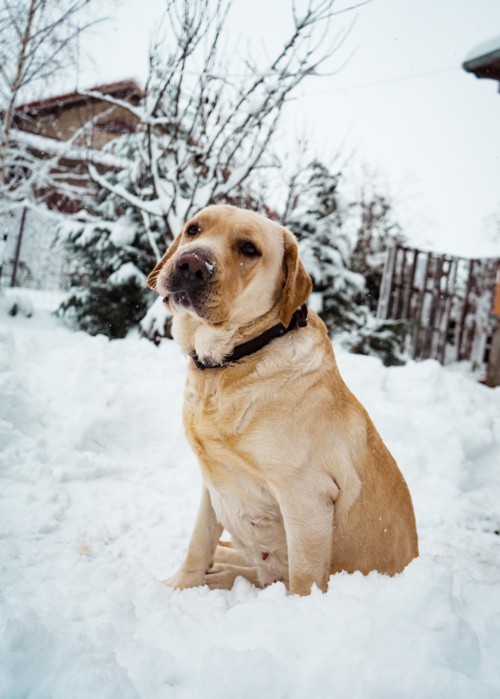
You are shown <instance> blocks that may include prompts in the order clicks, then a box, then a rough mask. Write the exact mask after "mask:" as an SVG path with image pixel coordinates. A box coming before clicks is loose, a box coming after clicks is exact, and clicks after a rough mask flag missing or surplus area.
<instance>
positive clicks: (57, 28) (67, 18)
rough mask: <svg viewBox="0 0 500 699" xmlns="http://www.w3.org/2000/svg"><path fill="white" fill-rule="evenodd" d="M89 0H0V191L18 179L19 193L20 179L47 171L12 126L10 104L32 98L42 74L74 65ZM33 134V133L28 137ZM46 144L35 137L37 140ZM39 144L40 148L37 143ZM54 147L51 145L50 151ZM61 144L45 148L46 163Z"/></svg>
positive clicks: (3, 192) (32, 147)
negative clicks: (47, 155)
mask: <svg viewBox="0 0 500 699" xmlns="http://www.w3.org/2000/svg"><path fill="white" fill-rule="evenodd" d="M91 3H92V0H0V118H1V122H0V195H1V196H3V197H4V198H5V197H8V195H9V194H12V193H13V192H16V191H17V190H18V188H19V186H20V185H21V184H23V185H24V188H23V189H22V191H21V192H18V194H17V196H16V198H19V196H21V197H25V196H26V193H27V187H26V184H27V182H28V181H29V178H30V176H31V177H32V176H33V174H34V172H35V171H37V177H36V178H35V179H38V180H39V179H40V176H41V175H46V174H47V173H48V172H50V171H51V170H50V168H48V167H47V164H45V165H44V167H43V168H42V170H40V169H39V167H38V166H39V165H40V158H34V156H33V151H34V150H35V149H36V145H37V144H36V139H35V145H33V143H32V144H31V145H30V144H29V143H28V142H27V141H28V137H27V136H24V137H23V136H22V135H21V134H19V133H18V132H17V130H16V129H15V124H14V120H15V113H16V107H17V106H18V105H19V103H20V101H21V100H23V99H26V98H27V97H31V98H33V96H34V95H35V94H36V91H37V89H40V87H41V86H42V85H44V83H45V81H46V80H47V79H49V78H50V79H51V80H53V79H54V77H55V76H60V75H62V74H64V73H66V72H67V70H68V68H69V67H70V66H72V67H74V66H75V60H76V58H75V57H76V45H77V42H78V39H79V36H80V34H81V33H82V31H84V30H85V29H87V28H88V27H90V26H91V25H93V24H95V22H96V21H98V20H96V19H93V18H91V17H90V16H89V9H90V5H91ZM39 138H40V137H39ZM32 140H33V139H32ZM41 145H43V146H46V147H48V148H49V153H50V145H49V144H46V143H45V144H42V143H41V142H40V141H39V142H38V146H41ZM42 150H43V148H42ZM53 150H54V148H52V151H53ZM61 156H62V149H59V152H58V153H54V152H52V153H51V158H52V164H54V159H55V158H56V157H57V159H58V160H60V159H61Z"/></svg>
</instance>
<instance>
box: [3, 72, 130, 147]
mask: <svg viewBox="0 0 500 699" xmlns="http://www.w3.org/2000/svg"><path fill="white" fill-rule="evenodd" d="M86 92H87V93H92V96H90V95H89V94H84V93H80V92H69V93H67V94H64V95H56V96H54V97H48V98H46V99H41V100H37V101H35V102H28V103H26V104H22V105H20V106H19V107H17V108H16V112H15V116H14V127H15V128H17V129H19V130H21V131H26V132H28V133H32V134H37V135H39V136H45V137H46V138H53V139H56V140H58V141H67V140H69V139H70V138H71V137H72V136H74V135H75V133H76V132H77V131H78V130H81V129H82V127H83V126H84V125H85V124H88V123H89V122H91V121H93V129H92V133H91V136H90V141H89V140H88V138H87V137H84V136H82V138H81V139H79V141H77V145H86V146H90V147H92V148H95V149H100V148H102V147H103V146H104V145H105V144H106V143H108V141H110V140H112V139H113V138H116V136H118V135H120V134H123V133H132V132H133V131H135V129H136V127H137V124H138V121H139V119H138V118H137V117H136V116H135V115H134V114H132V113H131V112H130V111H128V110H127V109H125V108H123V107H121V106H119V105H114V104H110V102H108V101H107V100H106V99H104V98H99V97H98V96H95V95H96V93H101V94H102V95H106V96H108V97H111V98H115V99H119V100H122V101H124V102H128V103H129V104H131V105H134V106H137V105H138V104H139V102H140V100H141V99H142V97H143V92H142V90H141V88H140V87H139V86H138V85H137V83H136V82H134V81H133V80H122V81H120V82H115V83H110V84H108V85H99V86H97V87H94V88H92V89H91V90H87V91H86Z"/></svg>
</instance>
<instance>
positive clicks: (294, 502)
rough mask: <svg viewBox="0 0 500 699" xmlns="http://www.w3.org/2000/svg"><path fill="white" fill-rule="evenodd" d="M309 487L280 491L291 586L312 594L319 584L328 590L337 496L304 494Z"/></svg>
mask: <svg viewBox="0 0 500 699" xmlns="http://www.w3.org/2000/svg"><path fill="white" fill-rule="evenodd" d="M305 492H307V489H306V490H304V489H293V490H289V489H287V491H286V492H281V493H280V494H279V495H278V498H277V499H278V503H279V506H280V510H281V514H282V517H283V522H284V525H285V533H286V540H287V549H288V574H289V590H290V592H291V593H292V594H298V595H308V594H310V592H311V587H312V586H313V585H314V584H316V585H317V586H318V587H319V589H320V590H323V592H325V591H326V588H327V585H328V578H329V575H330V560H331V555H332V540H333V510H334V505H333V500H332V499H331V498H330V497H329V496H328V495H326V494H323V495H321V496H319V495H318V496H317V497H314V498H311V497H310V496H309V497H306V498H305V497H304V493H305Z"/></svg>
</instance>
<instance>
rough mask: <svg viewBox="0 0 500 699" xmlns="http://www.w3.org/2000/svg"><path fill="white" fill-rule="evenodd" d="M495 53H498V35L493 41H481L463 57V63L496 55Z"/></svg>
mask: <svg viewBox="0 0 500 699" xmlns="http://www.w3.org/2000/svg"><path fill="white" fill-rule="evenodd" d="M497 51H499V52H500V35H499V36H495V37H494V38H493V39H488V41H482V42H481V43H480V44H478V45H477V46H475V47H474V48H473V49H471V51H469V53H468V54H467V56H466V57H465V60H464V63H468V62H469V61H473V60H475V59H477V58H482V57H483V56H488V55H489V54H490V53H496V52H497Z"/></svg>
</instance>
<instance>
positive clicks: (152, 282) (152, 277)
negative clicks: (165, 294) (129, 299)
mask: <svg viewBox="0 0 500 699" xmlns="http://www.w3.org/2000/svg"><path fill="white" fill-rule="evenodd" d="M180 242H181V236H180V235H178V236H177V238H175V239H174V241H173V242H172V244H171V245H170V247H169V248H168V250H167V252H166V253H165V254H164V255H163V257H162V258H161V260H160V261H159V262H158V264H157V265H156V267H155V268H154V269H153V270H152V271H151V272H150V273H149V274H148V277H147V279H146V284H147V285H148V286H149V288H150V289H153V291H156V280H157V279H158V275H159V274H160V272H161V269H162V267H163V265H164V264H165V262H166V261H167V260H168V259H169V258H170V257H172V255H173V254H174V252H175V251H176V250H177V248H178V247H179V243H180Z"/></svg>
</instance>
